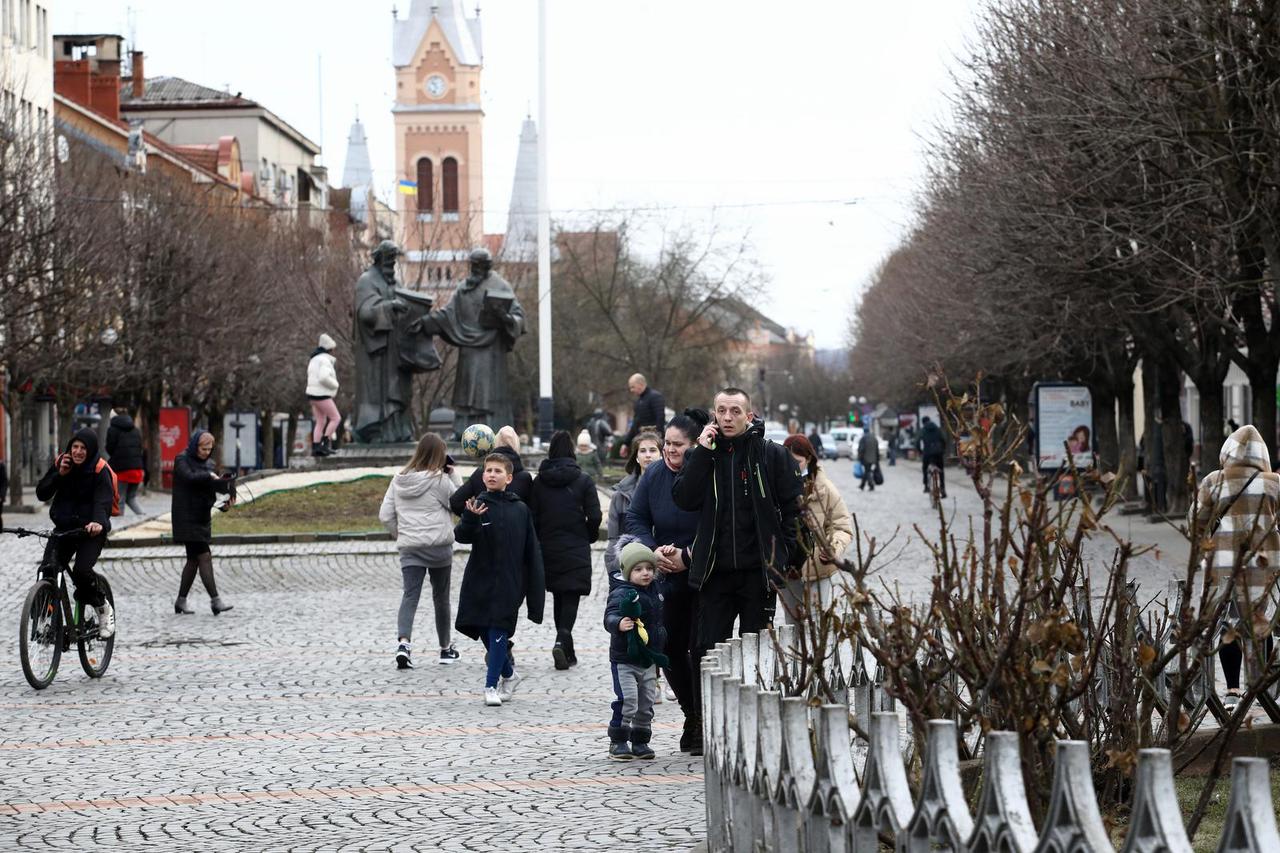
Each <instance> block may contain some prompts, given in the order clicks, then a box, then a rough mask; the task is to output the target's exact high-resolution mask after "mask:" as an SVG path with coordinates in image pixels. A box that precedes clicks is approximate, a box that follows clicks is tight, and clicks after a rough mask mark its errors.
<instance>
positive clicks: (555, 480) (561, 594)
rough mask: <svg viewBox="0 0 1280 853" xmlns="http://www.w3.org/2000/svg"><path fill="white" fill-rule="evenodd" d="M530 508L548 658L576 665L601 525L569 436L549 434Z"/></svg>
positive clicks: (591, 490) (562, 665)
mask: <svg viewBox="0 0 1280 853" xmlns="http://www.w3.org/2000/svg"><path fill="white" fill-rule="evenodd" d="M529 508H530V509H531V510H532V511H533V522H534V528H535V529H536V530H537V532H538V544H539V546H540V547H541V549H542V565H543V569H544V571H545V575H546V585H547V592H549V593H551V600H552V614H553V616H554V618H555V624H556V642H555V645H554V646H553V647H552V649H551V657H552V660H553V661H554V662H555V667H556V669H560V670H564V669H568V668H569V667H571V666H574V665H575V664H577V662H578V655H577V653H576V652H575V651H574V647H573V626H574V624H575V623H576V622H577V620H578V603H579V602H580V601H581V599H582V596H584V595H587V594H588V593H590V592H591V543H592V542H594V541H596V537H597V536H598V535H599V533H600V521H601V513H600V495H599V494H598V493H597V492H596V484H595V481H594V480H592V479H591V478H590V477H589V476H587V474H585V473H584V472H583V471H582V469H581V468H579V467H578V462H577V460H576V459H575V458H574V453H573V444H572V443H571V440H570V438H569V433H567V432H565V431H564V430H560V431H558V432H556V433H555V434H553V435H552V436H551V443H550V444H549V445H548V447H547V458H546V459H544V460H542V464H541V465H540V466H539V467H538V476H537V478H536V479H535V480H534V481H533V495H532V496H531V497H530V499H529Z"/></svg>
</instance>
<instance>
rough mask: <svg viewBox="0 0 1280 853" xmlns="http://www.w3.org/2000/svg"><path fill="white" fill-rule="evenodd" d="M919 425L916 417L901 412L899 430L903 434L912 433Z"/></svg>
mask: <svg viewBox="0 0 1280 853" xmlns="http://www.w3.org/2000/svg"><path fill="white" fill-rule="evenodd" d="M918 423H919V421H918V420H916V415H913V414H908V413H907V412H901V413H899V415H898V429H900V430H902V431H903V432H911V431H912V430H914V429H915V428H916V425H917V424H918Z"/></svg>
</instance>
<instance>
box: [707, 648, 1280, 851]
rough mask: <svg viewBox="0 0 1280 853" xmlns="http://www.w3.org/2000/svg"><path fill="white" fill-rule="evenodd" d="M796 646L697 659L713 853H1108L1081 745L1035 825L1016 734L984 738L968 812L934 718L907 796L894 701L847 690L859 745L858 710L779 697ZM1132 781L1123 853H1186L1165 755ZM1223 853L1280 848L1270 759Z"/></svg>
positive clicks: (1252, 763) (944, 730) (1240, 787)
mask: <svg viewBox="0 0 1280 853" xmlns="http://www.w3.org/2000/svg"><path fill="white" fill-rule="evenodd" d="M787 630H788V629H786V628H780V629H779V631H787ZM790 647H791V646H790V644H789V642H788V639H787V638H786V637H785V636H784V637H779V638H778V639H777V642H775V639H774V638H773V637H772V636H771V635H761V636H757V635H754V634H749V635H747V636H745V637H742V638H741V639H735V640H732V641H730V642H728V643H721V644H720V645H719V646H717V648H716V649H715V651H714V652H712V653H710V654H708V655H707V656H706V657H705V658H704V659H703V663H702V673H701V677H702V692H703V730H704V740H705V752H704V762H705V774H706V808H707V842H708V844H707V846H708V849H709V850H710V851H712V853H719V851H778V853H790V851H806V853H813V851H833V853H836V851H847V853H874V851H878V850H880V849H881V848H880V838H881V837H888V838H892V839H893V843H894V846H895V849H896V850H898V851H904V853H917V851H930V850H951V851H955V853H1051V851H1052V853H1103V851H1107V853H1114V848H1113V847H1112V845H1111V842H1110V839H1109V838H1108V836H1107V831H1106V828H1105V827H1104V825H1103V822H1102V815H1101V813H1100V811H1099V809H1098V803H1097V798H1096V796H1095V793H1094V788H1093V777H1092V775H1091V773H1090V768H1089V750H1088V746H1087V744H1086V743H1084V742H1083V741H1059V742H1058V749H1057V764H1056V766H1055V769H1054V779H1053V790H1052V795H1051V798H1050V803H1049V807H1048V810H1047V812H1046V817H1045V820H1044V823H1043V825H1042V826H1041V827H1040V829H1039V830H1037V829H1036V827H1035V824H1034V822H1033V821H1032V818H1031V810H1030V808H1029V807H1028V804H1027V800H1026V794H1025V788H1024V785H1023V779H1022V770H1021V763H1020V758H1019V751H1018V738H1017V735H1016V734H1014V733H1012V732H990V733H988V735H987V738H986V745H985V752H984V756H983V760H984V766H983V773H982V791H981V797H980V800H979V802H978V805H977V809H976V812H970V810H969V807H968V805H967V801H966V799H965V796H964V790H963V787H962V785H961V779H960V755H959V741H958V736H957V731H956V725H955V723H954V722H952V721H950V720H933V721H931V722H930V724H929V727H930V728H929V732H928V737H927V743H928V746H927V748H926V754H925V756H924V763H923V768H924V772H923V776H922V779H921V784H920V789H919V791H918V792H917V793H915V794H913V792H912V790H911V788H910V786H909V784H908V780H907V770H906V763H905V761H904V758H903V753H902V737H901V732H900V730H899V720H898V716H897V714H896V713H894V712H892V711H887V710H881V708H884V707H887V706H889V703H887V702H886V701H885V700H884V698H883V697H882V696H881V695H878V690H877V685H875V684H874V680H873V679H867V678H865V677H864V678H862V679H861V680H860V681H855V683H853V684H850V685H849V686H850V692H851V693H852V695H851V696H850V699H851V700H852V705H853V710H854V712H855V713H856V715H857V718H858V720H859V722H860V723H861V724H862V726H863V728H865V729H866V731H867V732H868V735H869V739H870V742H869V743H865V744H864V743H861V742H860V741H856V740H855V738H854V736H853V733H852V730H851V729H850V726H849V713H850V703H841V704H829V705H825V704H815V703H813V702H812V700H811V699H809V698H808V697H803V696H800V697H784V696H783V695H782V693H781V692H779V691H778V690H776V689H775V688H776V687H777V686H778V678H777V676H778V674H779V672H780V671H781V670H782V669H783V668H785V667H787V666H789V665H790V663H791V662H790V661H787V660H785V659H779V655H778V649H787V648H790ZM863 756H865V758H863ZM859 769H861V773H859V772H858V770H859ZM1136 774H1137V775H1136V784H1135V788H1134V795H1133V809H1132V815H1131V817H1130V822H1129V829H1128V833H1127V836H1126V838H1125V842H1124V846H1123V847H1122V848H1121V853H1161V851H1168V853H1190V851H1191V844H1190V842H1189V841H1188V839H1187V835H1186V831H1185V829H1184V828H1183V821H1182V815H1181V813H1180V811H1179V808H1178V803H1177V798H1176V796H1175V793H1174V787H1173V772H1172V764H1171V758H1170V754H1169V751H1168V750H1164V749H1145V750H1142V751H1141V753H1140V754H1139V757H1138V764H1137V770H1136ZM859 779H861V784H860V783H859ZM1216 849H1217V850H1218V851H1219V853H1280V833H1278V832H1277V829H1276V815H1275V808H1274V806H1273V804H1272V802H1271V787H1270V780H1269V772H1268V765H1267V762H1266V760H1265V759H1261V758H1237V759H1235V760H1234V761H1233V763H1232V773H1231V794H1230V803H1229V806H1228V813H1227V820H1226V824H1225V829H1224V831H1223V834H1222V837H1221V839H1220V840H1218V843H1217V848H1216Z"/></svg>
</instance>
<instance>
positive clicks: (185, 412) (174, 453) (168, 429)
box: [160, 407, 191, 489]
mask: <svg viewBox="0 0 1280 853" xmlns="http://www.w3.org/2000/svg"><path fill="white" fill-rule="evenodd" d="M190 435H191V410H190V409H188V408H186V407H173V408H163V409H161V410H160V482H161V484H162V487H163V488H166V489H172V488H173V460H175V459H177V458H178V454H179V453H181V452H182V451H184V450H186V449H187V439H188V438H189V437H190Z"/></svg>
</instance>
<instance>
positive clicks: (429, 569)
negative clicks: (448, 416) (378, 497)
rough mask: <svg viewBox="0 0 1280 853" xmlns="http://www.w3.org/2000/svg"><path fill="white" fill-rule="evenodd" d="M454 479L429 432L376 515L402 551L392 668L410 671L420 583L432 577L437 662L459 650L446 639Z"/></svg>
mask: <svg viewBox="0 0 1280 853" xmlns="http://www.w3.org/2000/svg"><path fill="white" fill-rule="evenodd" d="M458 485H459V481H458V477H457V475H455V474H454V473H453V465H452V460H451V459H450V458H449V455H448V453H447V452H446V449H445V444H444V440H443V439H441V438H440V436H438V435H436V434H435V433H430V432H429V433H427V434H426V435H424V436H423V437H422V438H421V439H419V440H418V446H417V448H416V449H415V450H414V452H413V458H412V459H410V460H409V464H408V465H406V466H405V467H404V469H403V470H401V471H400V473H398V474H396V475H395V477H393V478H392V479H391V482H390V483H389V484H388V485H387V492H386V494H385V495H384V496H383V498H382V507H381V509H380V510H379V511H378V520H379V521H381V522H382V523H383V525H384V526H385V527H386V528H387V530H388V532H390V533H391V538H392V539H394V540H395V542H396V550H398V551H399V552H400V574H401V577H402V580H403V582H404V587H403V592H402V593H401V596H400V610H399V613H398V614H397V630H398V635H397V642H398V645H397V647H396V666H397V667H399V668H400V669H412V668H413V653H412V643H413V617H414V616H415V615H416V614H417V612H418V599H419V597H420V596H421V595H422V582H423V580H425V579H426V578H427V577H428V576H429V577H430V578H431V603H432V606H433V607H434V609H435V616H436V639H437V640H438V641H439V643H440V656H439V658H438V660H439V662H440V663H442V664H451V663H454V662H455V661H457V660H458V651H457V649H455V648H454V647H453V642H452V638H451V637H450V636H449V631H450V626H451V625H452V621H453V619H452V615H451V614H450V612H449V581H450V575H451V574H452V573H453V514H452V513H451V512H450V511H449V497H450V495H452V494H453V493H454V492H455V491H457V488H458Z"/></svg>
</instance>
